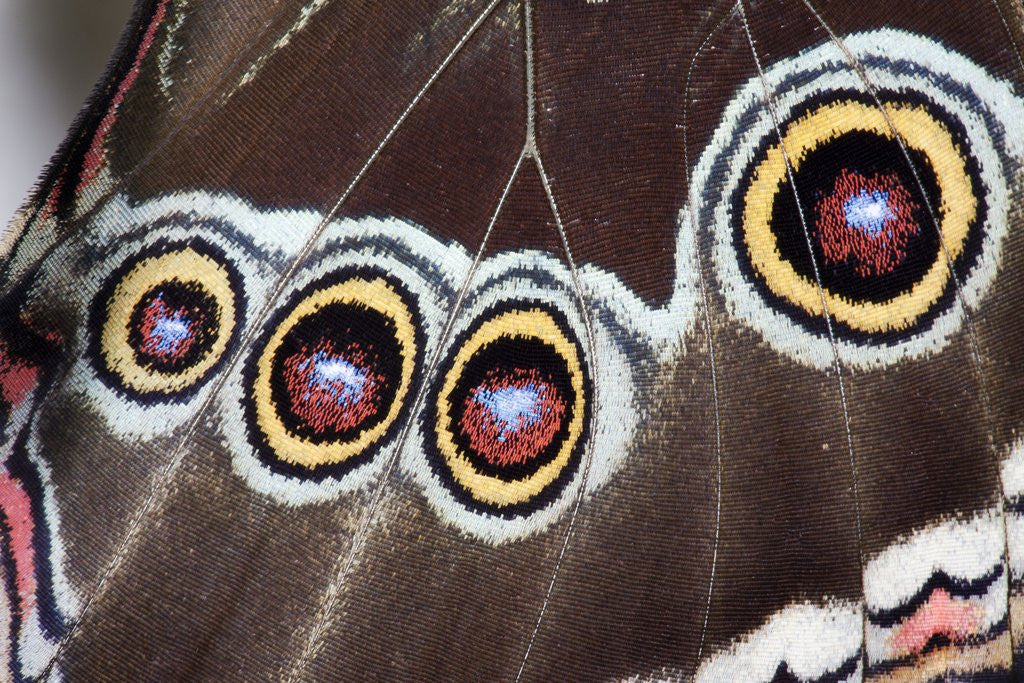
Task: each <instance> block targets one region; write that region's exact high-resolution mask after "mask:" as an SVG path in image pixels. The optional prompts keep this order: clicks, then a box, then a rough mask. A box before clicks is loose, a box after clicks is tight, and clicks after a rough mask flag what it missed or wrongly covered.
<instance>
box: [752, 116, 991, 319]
mask: <svg viewBox="0 0 1024 683" xmlns="http://www.w3.org/2000/svg"><path fill="white" fill-rule="evenodd" d="M886 111H887V112H888V115H889V118H890V119H891V121H892V126H891V127H890V124H889V122H888V121H887V120H886V116H885V114H883V112H882V111H881V110H880V109H879V108H877V107H871V106H867V105H864V104H861V103H859V102H836V103H832V104H827V105H824V106H822V107H820V108H819V109H817V110H815V111H814V112H812V113H810V114H808V115H807V116H804V117H802V118H800V119H798V120H797V121H795V122H794V123H792V124H791V125H790V126H789V127H788V128H787V129H786V134H785V135H784V136H783V139H782V144H781V145H775V146H774V147H772V148H771V149H769V150H768V154H767V156H766V157H765V159H764V160H763V161H762V162H761V163H760V164H758V166H757V168H756V169H755V171H754V174H753V180H752V181H751V183H750V187H749V188H748V190H747V192H746V194H745V195H744V212H743V235H744V242H745V243H746V245H747V249H748V250H749V254H750V259H751V263H752V264H753V266H754V268H755V269H756V270H757V271H758V272H759V273H761V275H762V276H763V277H764V278H765V280H766V281H767V282H768V286H769V287H770V288H771V290H772V291H773V292H775V293H776V294H778V295H780V296H782V297H784V298H785V299H786V300H788V301H789V302H790V303H792V304H795V305H797V306H799V307H800V308H802V309H803V310H804V311H806V312H807V313H809V314H811V315H813V316H823V315H824V314H825V310H824V309H823V308H822V293H821V291H819V289H818V285H817V283H815V282H813V281H811V280H808V279H807V278H805V277H804V276H802V275H800V274H799V273H797V272H796V270H795V269H794V268H793V266H792V265H791V264H790V263H789V262H788V261H786V260H785V259H783V258H782V255H781V254H780V253H779V249H778V245H777V242H776V237H775V234H774V233H773V232H772V230H771V214H772V207H773V205H774V202H775V196H776V194H777V193H778V192H779V191H780V190H781V188H782V186H783V185H784V184H785V183H786V182H788V175H787V172H786V155H784V154H783V148H784V149H785V151H786V154H787V155H788V156H789V161H790V162H791V163H792V165H793V170H794V172H795V171H796V170H798V169H799V168H800V164H801V163H802V162H803V160H804V159H805V158H806V156H807V155H808V154H809V153H810V152H811V151H813V150H814V149H815V148H817V147H819V146H821V145H822V144H824V143H827V142H829V141H831V140H833V139H835V138H837V137H839V136H840V135H842V134H844V133H848V132H850V131H854V130H859V131H865V132H870V133H874V134H876V135H880V136H883V137H886V138H889V139H892V140H895V139H896V138H895V136H894V135H893V128H895V130H896V131H898V132H899V134H900V135H901V136H902V138H903V141H904V142H905V143H906V145H907V146H908V147H909V148H911V149H915V150H918V151H919V152H921V153H922V154H924V155H925V157H926V158H927V159H928V161H929V162H930V164H931V166H932V169H933V171H934V173H935V178H936V181H937V183H938V186H939V188H940V190H941V201H940V205H939V207H938V209H939V216H940V217H941V219H940V222H941V226H940V233H941V236H942V243H943V244H944V246H945V249H946V250H947V251H948V254H949V258H948V259H947V258H946V256H945V253H943V254H942V257H941V258H938V259H936V261H935V263H934V264H932V266H931V268H930V269H929V270H928V272H927V273H926V274H925V275H924V277H922V278H921V279H920V280H919V281H918V282H917V283H916V284H915V285H914V286H913V287H912V288H911V289H910V291H908V292H906V293H904V294H901V295H899V296H895V297H893V298H892V299H889V300H888V301H885V302H854V301H850V300H849V299H847V298H846V297H844V296H841V295H837V294H834V293H832V292H830V291H829V290H828V289H825V290H824V294H825V296H824V299H825V305H826V306H827V307H828V312H829V313H830V314H831V315H832V317H833V318H834V319H835V320H837V321H839V322H841V323H843V324H845V325H846V326H848V327H850V328H851V329H854V330H858V331H861V332H868V333H879V332H888V331H893V330H904V329H906V328H908V327H910V326H911V325H913V324H914V322H915V321H916V320H917V319H918V318H919V317H920V316H921V315H923V314H924V313H925V312H927V311H928V309H929V308H930V307H931V305H932V304H934V303H935V302H936V301H937V300H938V299H939V298H940V297H941V296H942V294H943V293H944V292H945V290H946V287H947V285H948V283H949V279H950V276H951V273H950V266H949V263H948V260H950V259H951V260H952V261H953V262H955V261H956V259H957V258H958V257H959V256H960V254H961V253H962V252H963V250H964V245H965V244H966V242H967V238H968V233H969V231H970V226H971V222H972V221H973V220H974V218H975V217H976V216H977V212H978V200H977V198H976V197H975V196H974V193H973V192H972V190H971V181H970V178H969V176H968V174H967V164H966V162H965V160H964V158H963V155H962V154H961V152H960V150H959V148H958V147H957V144H956V143H955V142H954V140H953V138H952V136H951V135H950V133H949V131H948V130H947V129H946V127H945V126H944V125H943V124H942V123H941V122H940V121H937V120H936V119H935V118H934V117H932V116H931V114H929V113H928V112H927V110H925V109H924V108H923V107H919V106H909V105H903V104H887V105H886Z"/></svg>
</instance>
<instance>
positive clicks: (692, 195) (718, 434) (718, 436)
mask: <svg viewBox="0 0 1024 683" xmlns="http://www.w3.org/2000/svg"><path fill="white" fill-rule="evenodd" d="M736 15H737V10H736V9H735V8H733V11H732V12H730V13H729V14H727V15H726V16H724V17H722V18H721V19H720V20H719V21H718V23H717V24H715V26H714V27H713V28H712V29H711V30H710V31H709V32H708V35H707V36H706V37H705V38H704V40H703V42H701V44H700V46H698V47H697V50H696V51H695V52H694V53H693V58H692V59H691V60H690V66H689V68H688V69H687V70H686V85H685V87H684V88H683V173H684V174H685V177H686V188H687V195H688V196H689V199H688V201H687V207H686V209H685V210H688V211H689V213H690V229H691V230H693V231H694V233H695V235H699V232H700V229H699V218H698V216H697V208H696V206H695V204H694V202H695V199H696V196H697V193H698V191H699V190H698V189H697V188H695V187H693V186H692V185H691V177H690V147H689V139H688V131H687V124H688V116H689V113H690V84H691V78H692V77H693V68H694V66H695V65H696V63H697V58H698V57H699V56H700V54H701V52H703V51H704V48H705V47H707V45H708V43H710V42H711V39H712V38H713V37H714V36H715V34H717V33H718V32H719V31H720V30H721V29H722V27H723V26H724V25H725V23H726V22H727V21H730V20H732V19H735V18H736ZM694 244H695V245H696V248H695V249H694V255H695V260H696V265H697V276H698V278H699V280H700V295H701V300H702V303H703V306H702V309H703V312H704V316H703V317H704V332H705V334H707V336H708V356H709V358H710V364H711V368H710V369H711V397H712V407H713V408H714V413H715V461H716V480H717V481H716V483H717V487H718V490H717V502H716V508H715V545H714V551H713V552H712V555H711V576H710V578H709V579H708V599H707V604H706V605H705V608H704V622H703V625H702V626H701V630H700V641H699V643H698V645H697V658H696V659H695V660H694V664H693V676H694V677H696V675H697V670H698V669H699V668H700V660H701V657H703V656H704V641H705V639H706V638H707V632H708V621H709V620H710V618H711V599H712V596H713V595H714V592H715V576H716V573H717V571H718V546H719V542H720V539H721V532H722V417H721V412H720V410H719V399H718V370H717V364H716V362H715V342H714V337H713V333H712V328H711V311H710V309H709V307H708V290H707V281H706V279H705V277H704V265H703V261H702V259H701V253H700V251H701V249H700V239H699V238H696V237H695V239H694Z"/></svg>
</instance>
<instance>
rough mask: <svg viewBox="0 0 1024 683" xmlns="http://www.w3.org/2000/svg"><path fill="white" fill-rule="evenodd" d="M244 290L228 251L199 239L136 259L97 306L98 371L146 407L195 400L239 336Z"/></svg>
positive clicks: (113, 278) (94, 342)
mask: <svg viewBox="0 0 1024 683" xmlns="http://www.w3.org/2000/svg"><path fill="white" fill-rule="evenodd" d="M240 290H241V288H240V285H239V277H238V275H237V274H236V273H235V272H234V270H233V267H232V266H231V265H229V261H228V260H227V258H226V257H225V256H224V254H223V253H222V252H220V251H219V250H218V249H216V248H215V247H213V246H211V245H207V244H204V243H202V242H200V241H199V240H190V241H185V242H167V243H157V244H155V245H152V246H150V247H148V248H146V249H144V250H142V251H140V252H137V253H135V254H133V255H132V256H131V257H129V258H128V259H127V260H125V261H124V262H123V263H122V265H121V266H120V267H119V268H117V269H116V270H115V271H114V272H113V273H111V274H110V276H109V277H108V278H107V281H106V284H105V285H104V286H103V287H102V288H101V290H100V295H99V296H98V297H97V298H96V300H95V301H94V305H93V308H92V319H91V321H90V324H89V329H90V330H92V331H93V336H92V339H91V349H92V353H91V356H92V360H93V363H94V365H95V368H96V372H97V374H98V375H99V376H100V378H101V379H102V380H103V381H104V382H106V383H108V384H109V385H110V386H111V387H112V388H115V389H117V390H119V391H121V392H123V393H124V394H126V395H128V396H129V397H131V398H133V399H135V400H139V401H142V402H153V401H156V402H159V401H167V400H176V399H180V398H182V397H185V396H188V395H190V394H191V392H193V391H194V390H195V389H196V388H197V387H199V386H201V385H202V384H203V383H204V382H206V381H207V380H208V379H209V377H210V376H211V373H212V372H213V370H214V369H215V368H216V367H217V366H218V364H219V363H220V362H221V360H222V359H223V357H224V355H225V351H226V350H227V348H228V346H229V344H230V343H231V341H232V340H233V338H234V336H235V333H236V331H237V329H238V324H239V302H240V300H241V296H242V294H241V291H240Z"/></svg>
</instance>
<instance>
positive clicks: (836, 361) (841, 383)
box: [736, 0, 867, 667]
mask: <svg viewBox="0 0 1024 683" xmlns="http://www.w3.org/2000/svg"><path fill="white" fill-rule="evenodd" d="M736 7H737V8H738V9H739V13H740V18H741V19H742V21H743V32H744V33H745V34H746V37H747V43H748V44H749V45H750V52H751V54H752V55H753V57H754V65H755V66H756V67H757V75H758V78H759V79H760V80H761V85H762V87H763V89H764V97H765V106H767V107H768V113H769V115H770V116H771V118H772V124H773V126H774V127H775V134H776V135H777V136H778V139H779V149H780V151H781V152H782V158H783V160H784V161H785V164H786V175H787V177H788V178H789V185H790V187H791V188H792V189H793V198H794V200H795V203H796V207H797V213H798V214H799V216H800V225H801V227H802V228H803V232H804V239H805V240H806V243H807V253H808V255H809V256H810V260H811V266H812V268H813V270H814V279H815V282H816V283H817V285H818V294H819V295H820V296H821V307H822V310H823V311H824V313H825V326H826V328H827V329H828V336H829V341H830V342H831V344H832V356H833V366H834V367H835V371H836V380H837V383H838V388H839V401H840V404H841V406H842V414H843V415H842V417H843V427H844V429H845V431H846V447H847V451H848V452H849V456H850V476H851V479H852V482H851V483H852V494H853V508H854V514H855V517H856V522H857V561H858V563H859V565H860V577H859V578H860V581H861V628H862V641H861V642H862V646H861V658H862V660H863V661H862V665H863V666H864V667H866V666H867V648H866V647H864V644H866V643H867V638H866V634H867V609H866V606H865V603H864V597H863V594H864V586H863V582H864V543H863V538H864V536H863V524H862V521H861V511H860V486H859V476H858V473H857V458H856V455H855V452H854V447H853V432H852V430H851V427H850V409H849V406H848V404H847V399H846V381H845V379H844V376H843V365H842V361H841V359H840V356H839V346H838V344H837V343H836V337H835V332H834V330H833V329H832V314H831V313H830V312H829V310H828V302H827V300H826V298H825V288H824V286H823V285H822V284H821V271H820V270H819V268H818V259H817V258H816V257H815V255H814V248H813V246H812V244H811V233H810V230H809V229H808V227H807V218H806V217H805V216H804V210H803V205H802V204H801V203H800V196H799V192H798V190H797V186H796V178H795V174H794V172H793V165H792V163H791V160H790V158H789V152H787V150H786V145H785V142H784V140H783V137H782V126H781V123H780V121H779V115H778V111H777V110H776V108H775V102H774V101H773V100H772V94H771V88H770V87H769V85H768V80H767V78H766V76H765V74H764V68H763V66H762V65H761V57H760V55H758V53H757V46H756V45H755V43H754V36H753V34H752V33H751V32H750V23H749V21H748V20H747V12H746V9H745V8H744V6H743V0H736Z"/></svg>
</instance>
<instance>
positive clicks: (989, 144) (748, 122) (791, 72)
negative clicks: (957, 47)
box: [693, 30, 1024, 368]
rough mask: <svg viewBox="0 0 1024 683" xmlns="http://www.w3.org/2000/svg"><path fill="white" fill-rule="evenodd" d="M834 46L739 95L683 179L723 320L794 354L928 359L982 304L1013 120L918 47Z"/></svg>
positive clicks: (872, 35) (882, 38) (973, 72)
mask: <svg viewBox="0 0 1024 683" xmlns="http://www.w3.org/2000/svg"><path fill="white" fill-rule="evenodd" d="M841 42H842V44H843V45H845V46H846V47H847V48H848V49H849V53H846V52H844V51H843V50H840V49H839V47H837V45H836V44H834V43H832V42H830V43H826V44H824V45H821V46H818V47H815V48H812V49H809V50H807V51H805V52H803V53H801V54H799V55H796V56H795V57H792V58H790V59H785V60H782V61H780V62H778V63H777V64H775V65H773V66H770V67H769V68H767V69H766V70H765V71H764V74H763V78H762V77H761V76H755V77H752V78H751V80H750V81H749V82H748V83H747V84H746V85H744V86H743V87H742V88H741V89H740V91H739V92H738V93H737V94H736V96H735V97H734V98H733V101H732V102H731V103H730V104H729V106H728V107H727V108H726V110H725V111H724V112H723V115H722V121H721V123H720V125H719V128H718V130H717V131H716V133H715V135H714V137H713V139H712V141H711V142H710V144H709V145H708V147H707V149H706V150H705V151H704V153H703V155H702V156H701V159H700V161H699V163H698V164H697V167H696V169H695V170H694V174H693V186H694V187H695V188H696V190H697V191H698V192H699V194H696V195H695V199H694V202H695V203H694V211H693V214H694V216H695V217H696V220H697V224H698V225H700V226H706V227H708V228H710V229H711V231H712V238H713V241H712V257H713V259H712V264H713V267H714V273H715V277H716V279H717V287H713V288H712V290H713V291H717V292H719V293H720V294H721V295H722V296H723V297H724V299H725V303H726V306H727V308H728V310H729V312H730V313H731V314H732V315H733V316H735V317H736V318H737V319H739V320H741V321H743V322H744V323H745V324H747V325H749V326H750V327H751V328H752V329H754V330H755V331H757V332H758V333H760V334H761V336H762V337H763V339H764V340H765V341H766V342H767V343H768V344H769V345H771V346H772V347H774V348H775V349H777V350H778V351H781V352H783V353H785V354H788V355H789V356H791V357H792V358H794V359H795V360H797V361H799V362H802V363H805V364H808V365H811V366H814V367H819V368H826V367H829V366H830V365H831V364H832V363H833V362H834V355H835V354H836V353H838V355H839V357H840V360H842V361H843V362H844V363H847V364H850V365H854V366H858V367H862V368H871V367H879V366H885V365H888V364H891V363H893V362H897V361H899V360H901V359H904V358H917V357H922V356H924V355H926V354H930V353H935V352H937V351H939V350H940V349H942V348H943V347H944V346H945V345H946V344H947V343H949V341H950V340H951V339H952V338H953V337H954V336H955V335H956V334H958V332H959V331H960V329H961V327H962V324H963V320H964V317H965V315H966V311H968V310H970V309H975V308H977V306H978V305H979V303H980V301H981V299H982V297H983V296H984V295H985V293H986V291H987V289H988V287H989V285H990V284H991V283H992V281H993V279H994V278H995V275H996V271H997V269H998V263H999V258H1000V250H1001V246H1002V241H1003V237H1004V235H1005V234H1006V231H1007V225H1008V213H1009V187H1010V184H1011V182H1012V178H1013V176H1014V174H1015V173H1016V170H1015V169H1019V167H1020V161H1021V158H1020V157H1021V148H1022V140H1021V139H1020V135H1019V133H1018V132H1016V129H1017V128H1018V127H1016V126H1015V124H1014V122H1013V117H1014V115H1015V114H1014V112H1018V113H1020V114H1021V115H1024V110H1022V103H1021V101H1020V99H1019V98H1017V97H1016V96H1015V95H1014V94H1013V92H1012V90H1011V89H1010V88H1009V86H1008V85H1007V84H1006V83H1003V82H1000V81H997V80H995V79H993V78H992V77H991V76H990V75H989V74H988V73H986V72H985V71H984V70H983V69H981V68H980V67H979V66H978V65H976V64H974V63H972V62H971V61H970V60H968V59H966V58H965V57H963V56H961V55H959V54H957V53H955V52H953V51H951V50H948V49H946V48H945V47H943V46H942V45H940V44H938V43H936V42H934V41H932V40H929V39H926V38H922V37H920V36H915V35H913V34H908V33H904V32H900V31H893V30H883V31H874V32H869V33H862V34H855V35H851V36H844V37H843V38H842V41H841ZM850 55H853V57H854V58H855V59H856V62H857V64H858V66H859V68H857V69H855V68H854V66H853V64H852V63H851V61H850ZM766 90H767V92H766ZM766 98H767V99H770V101H771V103H772V106H771V107H769V106H768V105H767V104H766Z"/></svg>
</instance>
